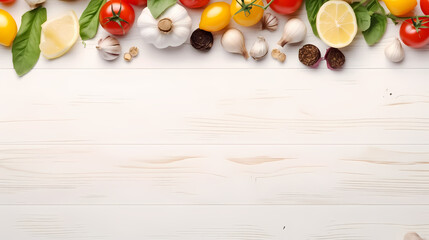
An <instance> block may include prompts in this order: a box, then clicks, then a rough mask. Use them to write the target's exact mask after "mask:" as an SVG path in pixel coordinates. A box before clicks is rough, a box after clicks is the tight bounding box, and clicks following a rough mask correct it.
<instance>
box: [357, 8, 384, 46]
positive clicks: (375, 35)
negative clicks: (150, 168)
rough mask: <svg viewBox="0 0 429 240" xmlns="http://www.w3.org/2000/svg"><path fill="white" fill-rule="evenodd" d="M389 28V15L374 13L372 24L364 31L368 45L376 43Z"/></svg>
mask: <svg viewBox="0 0 429 240" xmlns="http://www.w3.org/2000/svg"><path fill="white" fill-rule="evenodd" d="M386 28H387V17H386V15H381V14H378V13H374V14H373V15H372V16H371V26H370V27H369V28H368V30H366V31H364V32H362V33H363V36H364V37H365V41H366V43H367V44H368V45H370V46H371V45H374V44H376V43H377V42H378V41H380V39H381V38H382V37H383V35H384V33H385V32H386Z"/></svg>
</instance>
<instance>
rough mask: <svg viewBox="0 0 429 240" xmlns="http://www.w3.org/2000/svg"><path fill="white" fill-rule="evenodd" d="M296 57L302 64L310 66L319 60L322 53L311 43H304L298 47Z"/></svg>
mask: <svg viewBox="0 0 429 240" xmlns="http://www.w3.org/2000/svg"><path fill="white" fill-rule="evenodd" d="M298 57H299V61H300V62H302V64H304V65H306V66H309V67H312V66H314V65H315V64H316V63H317V62H318V61H319V59H320V58H321V57H322V55H321V53H320V50H319V48H317V47H316V46H314V45H312V44H306V45H304V46H303V47H302V48H301V49H299V54H298Z"/></svg>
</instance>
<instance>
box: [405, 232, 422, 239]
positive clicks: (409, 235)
mask: <svg viewBox="0 0 429 240" xmlns="http://www.w3.org/2000/svg"><path fill="white" fill-rule="evenodd" d="M404 240H423V238H421V237H420V236H419V235H418V234H417V233H415V232H409V233H407V234H405V236H404Z"/></svg>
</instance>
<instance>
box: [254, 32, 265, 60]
mask: <svg viewBox="0 0 429 240" xmlns="http://www.w3.org/2000/svg"><path fill="white" fill-rule="evenodd" d="M267 53H268V43H267V41H265V38H264V37H261V36H259V37H258V40H256V42H255V43H254V44H253V46H252V48H251V49H250V56H251V57H252V58H253V59H255V60H261V59H262V58H264V57H265V56H266V55H267Z"/></svg>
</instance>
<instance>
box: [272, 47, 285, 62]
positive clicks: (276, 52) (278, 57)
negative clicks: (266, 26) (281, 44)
mask: <svg viewBox="0 0 429 240" xmlns="http://www.w3.org/2000/svg"><path fill="white" fill-rule="evenodd" d="M271 56H272V57H273V58H274V59H276V60H277V61H279V62H281V63H283V62H284V61H285V60H286V54H284V53H282V52H281V51H280V50H279V49H277V48H276V49H273V50H272V51H271Z"/></svg>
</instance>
